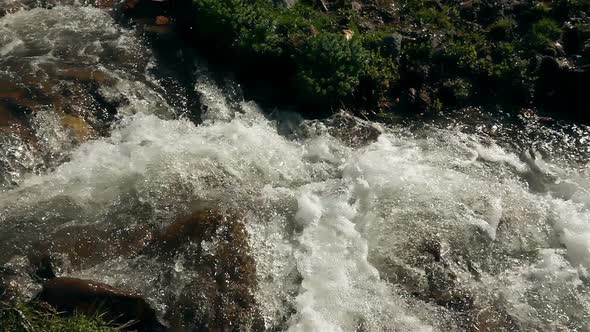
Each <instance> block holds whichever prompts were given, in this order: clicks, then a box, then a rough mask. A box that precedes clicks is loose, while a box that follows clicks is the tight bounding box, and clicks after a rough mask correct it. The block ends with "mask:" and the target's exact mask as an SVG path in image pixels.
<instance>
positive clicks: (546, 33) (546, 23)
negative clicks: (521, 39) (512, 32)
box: [528, 18, 561, 49]
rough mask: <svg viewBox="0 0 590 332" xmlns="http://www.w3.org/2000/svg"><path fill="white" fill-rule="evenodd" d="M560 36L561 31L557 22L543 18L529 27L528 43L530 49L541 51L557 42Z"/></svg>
mask: <svg viewBox="0 0 590 332" xmlns="http://www.w3.org/2000/svg"><path fill="white" fill-rule="evenodd" d="M560 36H561V29H560V27H559V25H558V24H557V22H555V21H554V20H552V19H550V18H543V19H541V20H539V21H538V22H536V23H534V24H533V26H532V27H531V30H530V32H529V34H528V42H529V44H530V45H531V46H532V47H534V48H536V49H542V48H546V47H548V46H550V45H551V44H552V43H554V42H555V41H557V40H558V39H559V38H560Z"/></svg>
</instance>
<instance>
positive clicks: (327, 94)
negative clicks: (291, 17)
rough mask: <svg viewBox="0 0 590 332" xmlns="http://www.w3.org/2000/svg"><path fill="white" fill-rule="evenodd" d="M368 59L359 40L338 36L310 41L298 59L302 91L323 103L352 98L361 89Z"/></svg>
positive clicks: (328, 35)
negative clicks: (359, 87)
mask: <svg viewBox="0 0 590 332" xmlns="http://www.w3.org/2000/svg"><path fill="white" fill-rule="evenodd" d="M368 57H369V54H368V52H367V51H366V50H365V49H364V48H363V47H362V45H361V43H360V41H359V40H358V39H356V38H353V39H352V40H351V41H347V40H346V39H345V38H344V36H343V35H342V34H337V33H322V34H320V35H318V36H317V37H314V38H310V39H309V40H308V41H307V42H306V43H305V44H304V45H303V46H302V47H301V50H300V52H299V53H298V54H297V55H296V56H295V61H296V62H297V64H298V68H299V71H298V77H297V78H298V81H299V84H300V85H299V86H300V89H301V92H302V93H303V94H304V97H307V98H309V99H311V100H314V101H320V102H334V101H336V100H338V99H343V98H347V97H350V96H351V95H352V94H353V92H355V91H356V90H357V88H358V86H359V83H360V77H361V74H362V73H363V70H364V69H365V66H366V63H367V59H368Z"/></svg>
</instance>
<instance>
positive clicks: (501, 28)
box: [488, 18, 515, 41]
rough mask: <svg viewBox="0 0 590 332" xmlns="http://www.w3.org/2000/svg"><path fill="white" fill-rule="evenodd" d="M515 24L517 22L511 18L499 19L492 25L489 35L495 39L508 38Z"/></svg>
mask: <svg viewBox="0 0 590 332" xmlns="http://www.w3.org/2000/svg"><path fill="white" fill-rule="evenodd" d="M514 25H515V23H514V21H513V20H511V19H507V18H502V19H499V20H497V21H496V22H494V23H492V24H491V25H490V27H489V28H488V35H489V36H490V38H491V39H492V40H494V41H502V40H508V39H510V37H511V35H512V31H513V29H514Z"/></svg>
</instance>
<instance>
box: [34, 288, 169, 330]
mask: <svg viewBox="0 0 590 332" xmlns="http://www.w3.org/2000/svg"><path fill="white" fill-rule="evenodd" d="M38 300H40V301H44V302H47V303H48V304H50V305H51V306H53V307H55V308H56V309H57V310H58V311H65V312H67V313H73V312H78V313H86V314H94V313H96V312H102V311H104V312H105V318H106V319H107V320H112V321H115V322H118V323H121V324H125V323H129V322H132V323H131V325H130V328H132V329H134V330H139V331H158V330H163V326H162V325H161V324H160V323H159V322H158V319H157V317H156V312H155V311H154V309H152V308H151V307H150V305H149V304H148V303H147V301H146V300H145V299H143V298H142V297H141V296H140V295H139V294H136V293H132V292H128V291H125V290H121V289H117V288H114V287H111V286H109V285H107V284H103V283H99V282H94V281H91V280H83V279H75V278H63V277H61V278H54V279H52V280H50V281H48V282H47V283H45V284H44V285H43V290H42V291H41V293H40V294H39V295H38Z"/></svg>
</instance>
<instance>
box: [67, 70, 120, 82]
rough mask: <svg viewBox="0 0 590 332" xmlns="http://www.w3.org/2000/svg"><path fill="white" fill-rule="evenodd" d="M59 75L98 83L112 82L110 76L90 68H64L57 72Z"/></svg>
mask: <svg viewBox="0 0 590 332" xmlns="http://www.w3.org/2000/svg"><path fill="white" fill-rule="evenodd" d="M57 74H58V75H59V76H61V77H66V78H72V79H76V80H81V81H94V82H98V83H103V82H112V78H111V77H110V76H109V75H107V74H106V73H104V72H102V71H100V70H97V69H92V68H73V67H72V68H64V69H62V70H60V71H58V73H57Z"/></svg>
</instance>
